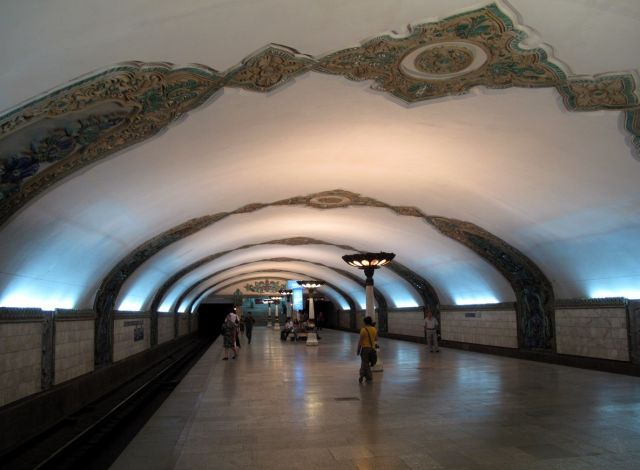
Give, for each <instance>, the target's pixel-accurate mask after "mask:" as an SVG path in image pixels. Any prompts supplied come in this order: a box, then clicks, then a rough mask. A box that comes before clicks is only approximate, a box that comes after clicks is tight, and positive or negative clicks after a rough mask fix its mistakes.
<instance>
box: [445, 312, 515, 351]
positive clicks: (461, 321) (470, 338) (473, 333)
mask: <svg viewBox="0 0 640 470" xmlns="http://www.w3.org/2000/svg"><path fill="white" fill-rule="evenodd" d="M471 315H474V316H471ZM440 324H441V325H440V328H441V334H442V339H443V340H448V341H458V342H461V343H473V344H483V345H486V346H500V347H503V348H517V347H518V331H517V321H516V311H515V309H514V308H512V309H510V308H505V309H500V310H482V309H477V308H469V309H468V310H460V309H456V310H444V309H442V310H441V311H440Z"/></svg>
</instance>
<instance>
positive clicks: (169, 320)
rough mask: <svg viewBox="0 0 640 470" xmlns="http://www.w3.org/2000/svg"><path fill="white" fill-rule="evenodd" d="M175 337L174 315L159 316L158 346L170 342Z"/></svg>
mask: <svg viewBox="0 0 640 470" xmlns="http://www.w3.org/2000/svg"><path fill="white" fill-rule="evenodd" d="M174 336H175V327H174V315H173V314H172V313H170V314H168V315H167V314H162V313H160V314H158V344H162V343H164V342H166V341H170V340H172V339H173V338H174Z"/></svg>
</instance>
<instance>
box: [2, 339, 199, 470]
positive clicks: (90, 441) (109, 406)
mask: <svg viewBox="0 0 640 470" xmlns="http://www.w3.org/2000/svg"><path fill="white" fill-rule="evenodd" d="M210 345H211V340H202V339H194V341H193V342H191V343H189V344H187V345H185V347H183V348H181V349H180V350H179V351H176V352H174V353H173V354H172V355H170V356H168V357H167V358H165V359H164V360H163V361H161V362H160V363H158V364H156V365H155V366H153V367H152V368H151V369H149V370H147V371H146V372H144V373H142V374H140V375H138V376H137V377H135V378H134V379H132V380H130V381H129V382H127V383H125V384H124V385H122V386H120V387H118V388H117V389H115V390H113V391H112V392H109V393H108V394H107V395H105V396H103V397H102V398H101V399H100V400H97V401H95V402H93V403H91V404H89V405H87V406H85V407H84V408H82V409H80V410H78V411H77V412H76V413H74V414H73V415H71V416H67V417H66V418H65V419H64V420H62V421H61V422H59V423H58V424H57V425H56V426H55V427H53V428H51V429H49V430H48V431H46V432H45V433H42V434H40V435H38V436H36V437H35V438H33V439H30V440H29V441H28V442H26V443H24V444H22V445H21V446H19V447H18V448H16V449H14V450H12V451H11V452H9V453H8V454H5V455H3V456H1V457H0V468H2V469H8V470H25V469H38V470H41V469H76V468H77V469H95V470H98V469H107V468H109V466H110V465H111V464H112V463H113V462H114V461H115V459H116V458H117V457H118V455H119V454H120V453H121V452H122V450H123V449H124V448H125V447H126V445H127V444H128V443H129V442H130V441H131V439H133V437H134V436H135V435H136V433H137V432H138V431H139V430H140V429H141V428H142V426H143V425H144V423H146V421H147V420H148V419H149V418H150V417H151V415H153V413H154V412H155V411H156V410H157V409H158V408H159V406H160V405H161V404H162V402H163V401H164V400H165V399H166V398H167V397H168V396H169V394H170V393H171V391H173V389H174V388H175V387H176V386H177V385H178V384H179V383H180V380H181V379H182V378H183V377H184V376H185V375H186V373H187V372H188V371H189V369H190V368H191V367H192V366H193V365H194V364H195V363H196V362H197V361H198V359H199V358H200V357H201V356H202V354H204V352H205V351H206V350H207V348H208V347H209V346H210Z"/></svg>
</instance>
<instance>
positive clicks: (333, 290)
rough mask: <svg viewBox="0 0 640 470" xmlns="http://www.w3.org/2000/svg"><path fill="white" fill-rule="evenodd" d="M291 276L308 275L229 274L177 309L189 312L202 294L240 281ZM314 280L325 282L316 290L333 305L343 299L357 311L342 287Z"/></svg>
mask: <svg viewBox="0 0 640 470" xmlns="http://www.w3.org/2000/svg"><path fill="white" fill-rule="evenodd" d="M287 275H289V276H290V277H289V278H286V277H282V276H287ZM291 277H295V278H297V279H300V280H302V279H309V276H307V275H306V274H305V273H300V272H294V271H286V270H278V269H277V270H269V271H251V272H248V273H243V274H238V275H235V276H230V277H228V278H226V279H224V280H222V281H220V282H218V283H216V284H214V285H211V286H209V287H207V288H205V289H204V290H203V291H201V292H200V293H198V294H196V295H195V296H194V298H193V300H191V301H190V302H189V303H188V304H187V305H182V306H180V308H179V310H178V311H179V312H183V311H184V312H188V313H191V312H192V307H193V305H195V304H196V302H198V300H199V299H201V298H202V297H203V296H207V295H215V294H217V293H218V292H220V291H223V290H224V289H228V288H229V287H232V286H236V285H238V284H239V283H240V282H247V281H255V280H261V279H265V278H268V279H279V280H284V281H287V280H289V279H290V278H291ZM314 280H320V281H323V282H324V283H325V284H324V286H323V287H320V288H318V290H319V291H320V292H322V293H324V294H325V295H327V296H328V297H330V298H331V301H332V303H333V304H334V305H337V306H338V307H339V308H342V303H341V302H340V300H343V301H344V302H345V303H346V304H347V305H348V306H349V309H350V310H351V311H352V312H355V311H357V307H356V303H355V302H354V300H353V298H351V296H349V295H348V294H347V293H346V292H344V291H343V290H342V289H340V288H339V287H337V286H336V285H334V284H332V283H331V282H328V281H326V280H324V279H314Z"/></svg>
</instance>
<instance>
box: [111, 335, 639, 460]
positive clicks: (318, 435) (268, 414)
mask: <svg viewBox="0 0 640 470" xmlns="http://www.w3.org/2000/svg"><path fill="white" fill-rule="evenodd" d="M321 336H322V339H321V341H320V345H319V346H318V347H307V346H306V345H304V344H302V343H292V342H286V343H283V342H281V341H280V338H279V334H278V332H275V331H271V330H268V329H266V328H256V329H254V337H253V341H252V343H251V344H250V345H248V344H247V343H246V340H245V341H243V343H242V348H241V350H240V354H239V357H238V358H237V359H235V360H229V361H222V360H221V358H222V341H221V340H219V341H216V343H214V344H213V345H212V346H211V348H210V349H209V350H208V351H207V353H206V354H205V355H204V356H203V358H202V359H201V360H200V361H199V362H198V364H197V365H196V366H195V367H194V368H193V369H192V370H191V371H190V372H189V374H188V375H187V376H186V377H185V379H184V380H183V381H182V383H181V384H180V385H179V386H178V388H177V389H176V390H175V391H174V393H173V394H172V395H171V396H170V397H169V398H168V399H167V401H166V402H165V403H164V404H163V405H162V407H161V408H160V409H159V410H158V411H157V413H156V414H155V415H154V416H153V417H152V418H151V420H150V421H149V422H148V423H147V425H146V426H145V428H144V429H143V430H142V431H141V432H140V433H139V434H138V436H136V438H135V439H134V440H133V441H132V442H131V443H130V445H129V446H128V447H127V449H126V450H125V451H124V452H123V454H122V455H121V456H120V458H119V459H118V460H117V461H116V462H115V464H114V465H113V467H112V468H114V469H137V470H139V469H154V470H158V469H177V470H186V469H222V470H224V469H264V470H271V469H338V470H340V469H360V470H367V469H414V470H422V469H459V470H462V469H527V470H537V469H545V470H546V469H563V470H567V469H597V468H601V469H608V470H613V469H634V470H637V469H639V468H640V378H637V377H629V376H624V375H616V374H610V373H605V372H596V371H590V370H582V369H575V368H570V367H564V366H558V365H552V364H544V363H538V362H533V361H524V360H518V359H512V358H506V357H499V356H491V355H485V354H479V353H472V352H466V351H460V350H453V349H446V348H443V349H441V352H440V353H438V354H435V353H428V352H427V350H426V348H425V347H424V345H420V344H415V343H408V342H403V341H394V340H389V339H382V340H381V350H380V354H381V357H382V358H383V360H384V372H379V373H374V382H373V383H370V384H367V383H365V384H359V383H358V380H357V379H358V369H359V360H358V358H357V357H356V355H355V351H356V342H357V336H356V335H354V334H351V333H345V332H338V331H331V330H325V331H322V332H321ZM243 340H244V339H243Z"/></svg>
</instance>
